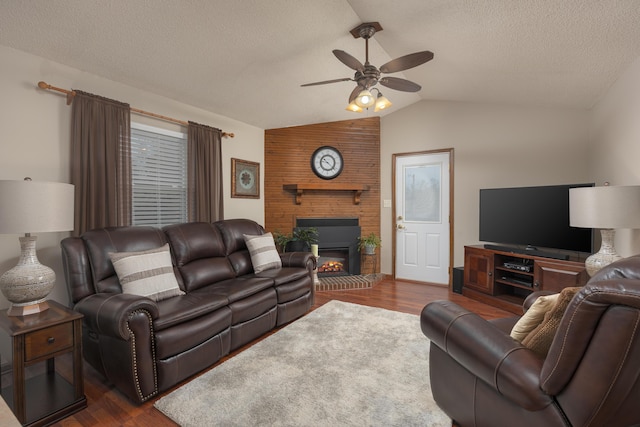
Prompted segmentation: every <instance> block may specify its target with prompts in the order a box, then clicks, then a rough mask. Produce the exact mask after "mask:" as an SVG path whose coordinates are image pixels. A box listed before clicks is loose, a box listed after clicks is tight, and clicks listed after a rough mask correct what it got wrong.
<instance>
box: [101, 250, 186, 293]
mask: <svg viewBox="0 0 640 427" xmlns="http://www.w3.org/2000/svg"><path fill="white" fill-rule="evenodd" d="M109 257H110V258H111V262H112V263H113V267H114V269H115V271H116V274H117V275H118V280H119V281H120V285H121V286H122V292H123V293H125V294H134V295H140V296H144V297H147V298H151V299H152V300H154V301H162V300H163V299H167V298H171V297H174V296H178V295H184V292H183V291H182V290H180V287H179V286H178V282H177V280H176V276H175V274H174V273H173V264H172V263H171V253H170V252H169V244H165V245H164V246H162V247H160V248H156V249H150V250H146V251H138V252H115V253H111V254H109Z"/></svg>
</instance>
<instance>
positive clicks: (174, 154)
mask: <svg viewBox="0 0 640 427" xmlns="http://www.w3.org/2000/svg"><path fill="white" fill-rule="evenodd" d="M131 181H132V223H133V225H152V226H156V227H163V226H165V225H169V224H176V223H180V222H186V221H187V135H186V134H183V133H179V132H173V131H168V130H165V129H160V128H156V127H152V126H147V125H142V124H139V123H131Z"/></svg>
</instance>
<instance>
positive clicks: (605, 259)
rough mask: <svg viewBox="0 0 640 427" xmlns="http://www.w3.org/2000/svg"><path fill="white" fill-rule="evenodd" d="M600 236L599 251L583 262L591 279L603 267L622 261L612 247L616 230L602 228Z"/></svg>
mask: <svg viewBox="0 0 640 427" xmlns="http://www.w3.org/2000/svg"><path fill="white" fill-rule="evenodd" d="M600 235H601V236H602V245H601V246H600V250H599V251H598V252H597V253H595V254H593V255H591V256H589V257H588V258H587V259H586V261H585V266H586V267H587V273H589V276H591V277H593V275H594V274H596V273H597V272H598V271H600V269H602V268H603V267H606V266H607V265H609V264H611V263H612V262H614V261H617V260H619V259H622V257H621V256H620V255H618V253H617V252H616V248H615V247H614V245H613V241H614V238H615V236H616V230H612V229H605V228H603V229H601V230H600Z"/></svg>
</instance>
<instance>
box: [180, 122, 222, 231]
mask: <svg viewBox="0 0 640 427" xmlns="http://www.w3.org/2000/svg"><path fill="white" fill-rule="evenodd" d="M187 140H188V145H187V159H188V160H187V162H188V163H187V171H188V172H187V173H188V186H189V190H188V194H189V200H188V203H189V211H188V218H189V221H204V222H214V221H218V220H221V219H224V210H223V191H222V131H221V130H220V129H216V128H212V127H209V126H205V125H200V124H197V123H193V122H189V130H188V132H187Z"/></svg>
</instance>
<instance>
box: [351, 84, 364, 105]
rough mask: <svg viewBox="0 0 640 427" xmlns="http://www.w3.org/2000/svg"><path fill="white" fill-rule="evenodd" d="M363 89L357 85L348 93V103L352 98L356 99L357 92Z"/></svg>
mask: <svg viewBox="0 0 640 427" xmlns="http://www.w3.org/2000/svg"><path fill="white" fill-rule="evenodd" d="M363 90H364V88H363V87H362V86H360V85H357V86H356V88H355V89H354V90H353V92H351V95H349V104H351V103H352V102H353V100H354V99H356V96H358V94H359V93H360V92H362V91H363Z"/></svg>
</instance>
